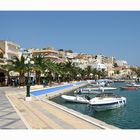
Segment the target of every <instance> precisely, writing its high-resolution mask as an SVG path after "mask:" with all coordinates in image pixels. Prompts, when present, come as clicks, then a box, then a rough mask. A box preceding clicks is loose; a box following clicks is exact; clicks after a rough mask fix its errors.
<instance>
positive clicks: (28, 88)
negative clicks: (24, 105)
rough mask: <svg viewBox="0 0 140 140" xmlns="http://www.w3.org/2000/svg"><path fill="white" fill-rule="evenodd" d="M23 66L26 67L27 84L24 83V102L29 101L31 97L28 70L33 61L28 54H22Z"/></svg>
mask: <svg viewBox="0 0 140 140" xmlns="http://www.w3.org/2000/svg"><path fill="white" fill-rule="evenodd" d="M23 56H24V58H25V61H24V64H25V65H26V67H27V83H26V98H25V101H31V100H32V99H31V96H30V70H31V67H32V65H33V64H34V61H32V60H31V58H32V55H31V53H29V52H26V53H24V55H23Z"/></svg>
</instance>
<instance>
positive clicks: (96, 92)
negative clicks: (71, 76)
mask: <svg viewBox="0 0 140 140" xmlns="http://www.w3.org/2000/svg"><path fill="white" fill-rule="evenodd" d="M74 93H76V94H78V95H79V94H81V93H82V94H87V93H93V94H100V93H102V91H95V90H89V89H87V88H79V89H77V90H75V91H74Z"/></svg>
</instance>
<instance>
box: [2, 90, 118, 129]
mask: <svg viewBox="0 0 140 140" xmlns="http://www.w3.org/2000/svg"><path fill="white" fill-rule="evenodd" d="M3 90H5V92H6V96H7V100H9V101H10V103H11V104H12V106H13V107H12V106H11V109H10V110H9V111H11V110H13V111H14V112H15V110H16V112H15V116H16V117H17V118H18V121H19V122H17V124H20V125H19V126H18V125H15V124H13V125H12V127H11V128H13V126H16V127H15V128H28V129H117V128H116V127H114V126H111V125H108V124H106V123H104V122H102V121H99V120H97V119H94V118H91V117H88V116H86V115H83V114H81V113H78V112H76V111H72V110H70V109H68V108H65V107H62V106H60V105H58V104H56V103H53V102H51V101H49V100H48V99H47V98H43V99H40V98H36V97H32V101H31V102H26V101H25V100H24V98H25V88H21V89H19V88H10V87H9V88H7V89H3ZM7 100H6V98H5V101H6V102H9V101H7ZM10 103H9V104H10ZM5 109H6V108H5ZM0 113H1V111H0ZM3 119H5V117H3V118H2V120H3ZM2 120H1V121H2ZM0 125H1V128H4V127H3V125H2V124H1V122H0ZM7 128H10V126H9V127H7Z"/></svg>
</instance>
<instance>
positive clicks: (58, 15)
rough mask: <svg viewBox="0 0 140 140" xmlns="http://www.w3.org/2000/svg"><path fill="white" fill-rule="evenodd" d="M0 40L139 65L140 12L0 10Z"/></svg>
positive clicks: (23, 45) (24, 46)
mask: <svg viewBox="0 0 140 140" xmlns="http://www.w3.org/2000/svg"><path fill="white" fill-rule="evenodd" d="M0 40H10V41H13V42H15V43H17V44H19V45H20V46H21V47H22V48H44V47H48V46H51V47H53V48H55V49H64V50H70V49H71V50H73V52H76V53H87V54H103V55H105V56H114V57H115V58H116V59H118V60H126V61H127V62H128V63H129V64H130V65H135V66H140V61H139V60H140V59H139V58H140V55H139V53H140V12H139V11H131V12H130V11H0Z"/></svg>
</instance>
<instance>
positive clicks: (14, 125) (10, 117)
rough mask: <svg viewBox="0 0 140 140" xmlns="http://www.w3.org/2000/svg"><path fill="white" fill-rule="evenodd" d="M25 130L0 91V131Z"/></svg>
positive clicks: (3, 93)
mask: <svg viewBox="0 0 140 140" xmlns="http://www.w3.org/2000/svg"><path fill="white" fill-rule="evenodd" d="M25 128H26V126H25V124H24V123H23V121H22V120H21V119H20V117H19V115H18V114H17V113H16V111H15V110H14V108H13V107H12V105H11V103H10V102H9V101H8V99H7V97H6V95H5V92H3V91H0V129H25Z"/></svg>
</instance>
